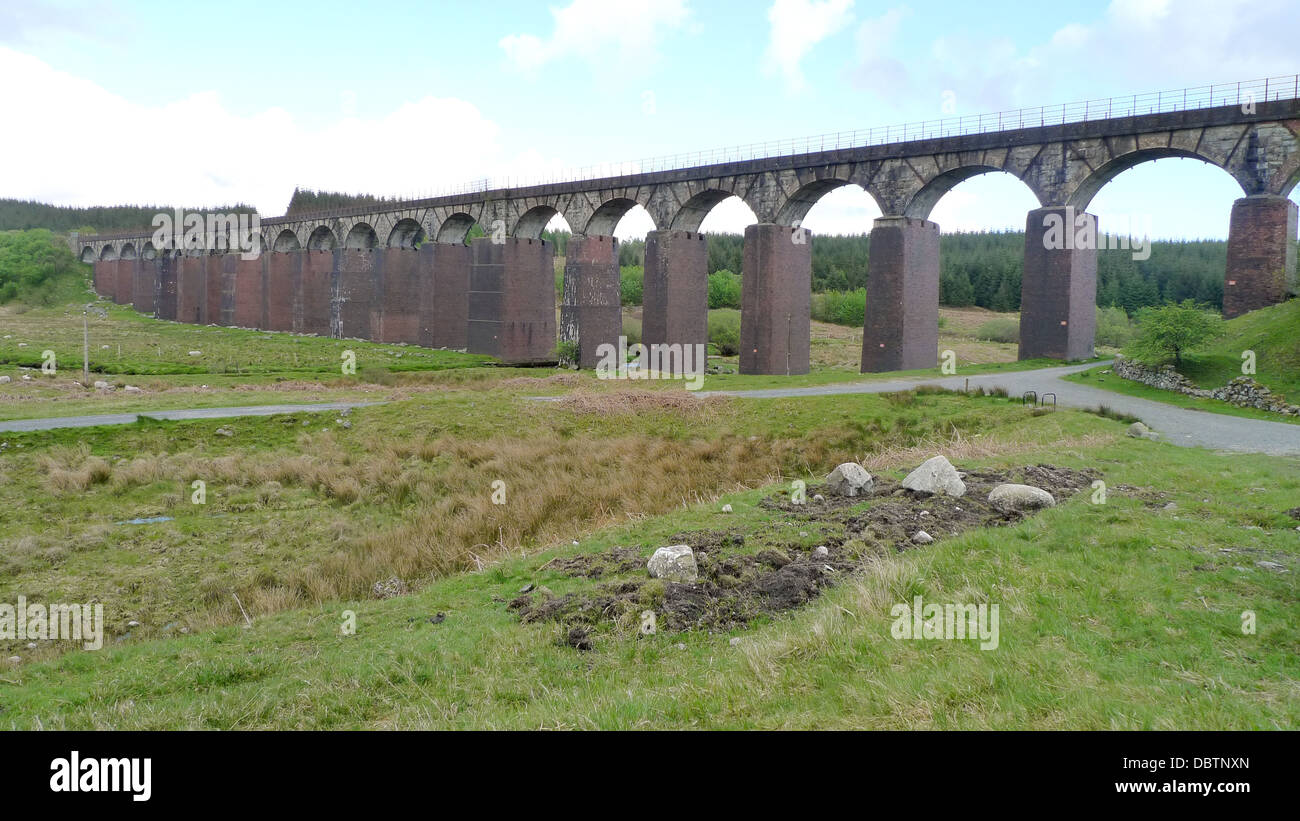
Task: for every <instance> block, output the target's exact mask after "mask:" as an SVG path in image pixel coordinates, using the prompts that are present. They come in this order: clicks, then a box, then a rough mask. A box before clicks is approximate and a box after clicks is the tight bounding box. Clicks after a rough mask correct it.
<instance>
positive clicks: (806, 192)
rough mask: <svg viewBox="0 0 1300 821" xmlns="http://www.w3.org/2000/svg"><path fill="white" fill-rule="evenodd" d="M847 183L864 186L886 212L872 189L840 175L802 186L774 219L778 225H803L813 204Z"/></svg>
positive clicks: (783, 205)
mask: <svg viewBox="0 0 1300 821" xmlns="http://www.w3.org/2000/svg"><path fill="white" fill-rule="evenodd" d="M846 185H857V186H859V187H862V190H863V191H864V192H865V193H866V194H867V196H868V197H870V198H871V201H872V202H874V203H876V207H878V208H880V209H881V213H884V208H883V207H881V205H880V201H879V200H878V199H876V196H875V194H872V193H871V191H869V190H867V189H866V187H864V186H862V185H861V183H860V182H858V181H857V180H850V179H842V178H840V177H826V178H823V179H819V180H812V181H811V182H808V183H806V184H804V185H802V186H800V187H799V189H798V190H796V191H795V192H794V193H793V194H791V195H790V196H789V197H787V198H786V200H785V202H783V203H782V204H781V206H780V207H779V208H777V210H776V217H775V220H774V221H775V222H776V224H777V225H802V224H803V220H804V217H807V216H808V212H809V211H811V210H812V209H813V206H814V205H816V204H817V202H818V201H819V200H821V198H822V197H824V196H826V195H827V194H829V193H830V192H832V191H835V190H837V189H840V188H843V187H844V186H846ZM863 230H864V231H865V230H867V229H866V228H863Z"/></svg>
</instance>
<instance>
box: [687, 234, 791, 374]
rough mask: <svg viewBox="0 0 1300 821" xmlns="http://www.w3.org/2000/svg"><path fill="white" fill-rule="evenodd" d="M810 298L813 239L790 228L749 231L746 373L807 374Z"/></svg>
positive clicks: (743, 324)
mask: <svg viewBox="0 0 1300 821" xmlns="http://www.w3.org/2000/svg"><path fill="white" fill-rule="evenodd" d="M706 299H707V295H706ZM811 299H812V235H811V234H810V233H809V232H808V231H806V230H804V229H801V228H791V227H790V226H788V225H775V224H772V223H760V224H758V225H750V226H748V227H747V228H746V229H745V252H744V262H743V266H742V282H741V300H742V302H741V313H740V372H741V373H758V374H787V375H788V374H802V373H808V369H809V348H810V339H811V336H810V335H811V330H812V329H811V324H810V319H809V311H810V308H811V306H810V304H809V303H810V301H811Z"/></svg>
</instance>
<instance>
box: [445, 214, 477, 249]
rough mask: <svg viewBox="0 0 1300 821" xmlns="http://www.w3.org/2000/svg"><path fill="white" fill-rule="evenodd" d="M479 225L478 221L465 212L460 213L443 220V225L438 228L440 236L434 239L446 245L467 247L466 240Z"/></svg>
mask: <svg viewBox="0 0 1300 821" xmlns="http://www.w3.org/2000/svg"><path fill="white" fill-rule="evenodd" d="M477 224H478V220H476V219H474V217H472V216H470V215H469V214H466V213H465V212H463V211H458V212H456V213H455V214H452V215H451V216H449V217H447V219H445V220H443V223H442V225H440V226H438V234H437V236H435V237H434V240H435V241H436V242H439V243H443V244H446V245H465V244H467V242H466V240H467V238H468V237H469V232H470V229H471V228H473V227H474V226H475V225H477Z"/></svg>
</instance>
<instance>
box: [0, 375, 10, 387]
mask: <svg viewBox="0 0 1300 821" xmlns="http://www.w3.org/2000/svg"><path fill="white" fill-rule="evenodd" d="M12 381H13V380H12V379H10V378H9V377H7V376H0V385H7V384H8V383H10V382H12Z"/></svg>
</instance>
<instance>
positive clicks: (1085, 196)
mask: <svg viewBox="0 0 1300 821" xmlns="http://www.w3.org/2000/svg"><path fill="white" fill-rule="evenodd" d="M1170 157H1179V158H1185V159H1193V160H1200V161H1202V162H1204V163H1207V164H1208V165H1213V166H1214V167H1215V168H1222V169H1223V171H1224V173H1226V174H1230V175H1231V176H1232V178H1233V179H1235V180H1236V181H1237V184H1238V185H1240V186H1241V190H1242V195H1243V196H1246V195H1249V194H1250V189H1251V180H1249V179H1242V177H1241V176H1240V173H1239V172H1237V171H1234V170H1233V169H1232V168H1225V167H1224V166H1223V165H1222V164H1221V163H1218V162H1215V161H1214V160H1213V159H1211V158H1210V157H1207V156H1205V155H1204V154H1200V153H1197V152H1196V151H1191V150H1188V149H1184V148H1175V147H1173V146H1156V147H1152V148H1139V149H1136V150H1133V151H1128V152H1125V153H1123V154H1120V155H1119V156H1118V157H1115V158H1114V159H1111V160H1109V161H1107V162H1104V163H1102V164H1101V165H1099V166H1097V167H1096V168H1095V169H1093V170H1092V173H1090V174H1088V176H1086V177H1084V178H1083V180H1082V181H1081V182H1080V183H1079V184H1078V185H1077V186H1076V187H1075V189H1074V191H1073V192H1071V193H1070V196H1069V197H1068V198H1067V199H1066V201H1065V204H1066V205H1069V206H1073V207H1074V209H1075V210H1076V211H1086V210H1087V209H1088V205H1089V203H1091V202H1092V200H1093V197H1095V196H1097V194H1098V192H1100V191H1101V189H1102V188H1103V187H1104V186H1105V185H1106V183H1108V182H1110V181H1111V180H1113V179H1115V178H1116V177H1118V176H1119V175H1120V174H1122V173H1124V172H1125V171H1127V170H1129V169H1130V168H1133V167H1135V166H1138V165H1141V164H1142V163H1144V162H1149V161H1151V160H1162V159H1166V158H1170Z"/></svg>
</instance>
